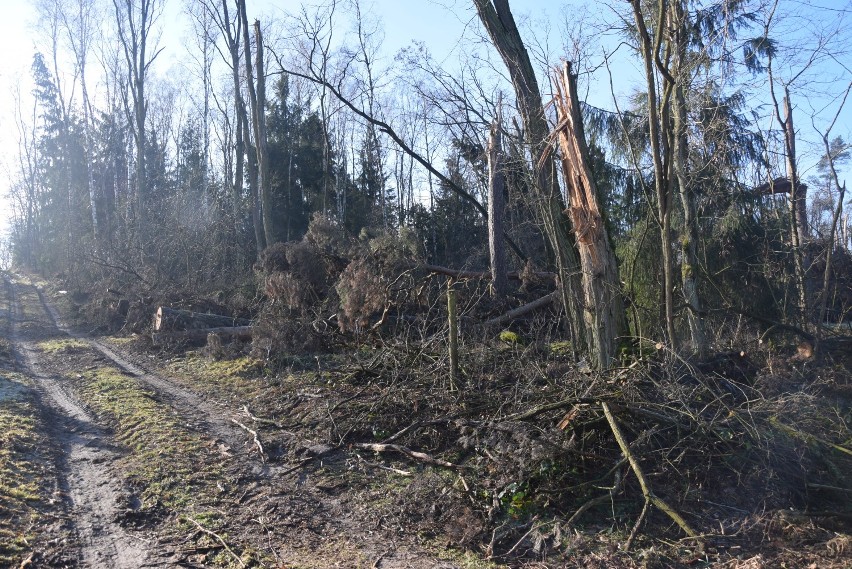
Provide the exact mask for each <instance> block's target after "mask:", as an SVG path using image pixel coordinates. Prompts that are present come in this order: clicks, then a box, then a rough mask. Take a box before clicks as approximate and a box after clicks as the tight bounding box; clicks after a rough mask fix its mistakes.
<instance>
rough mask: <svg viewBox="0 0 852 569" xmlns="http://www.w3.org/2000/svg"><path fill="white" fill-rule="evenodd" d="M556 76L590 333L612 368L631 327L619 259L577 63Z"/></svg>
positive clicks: (599, 358)
mask: <svg viewBox="0 0 852 569" xmlns="http://www.w3.org/2000/svg"><path fill="white" fill-rule="evenodd" d="M554 80H555V81H554V83H555V85H556V90H557V96H556V99H555V103H556V113H557V118H558V124H559V127H560V130H559V131H558V138H559V146H560V149H561V151H562V170H563V173H564V175H565V184H566V186H567V194H568V199H569V202H570V204H571V208H570V212H571V219H572V222H573V223H572V225H573V226H574V234H575V237H576V240H577V248H578V249H579V250H580V267H581V269H582V276H583V306H584V309H585V310H584V311H583V317H584V320H585V324H586V338H587V339H588V342H589V348H590V351H591V353H592V355H593V356H594V357H595V360H596V364H597V367H598V368H599V369H606V368H608V367H610V366H611V365H612V363H613V361H614V360H615V358H616V356H617V348H618V341H619V339H620V338H621V337H623V336H624V335H625V333H626V331H627V319H626V318H625V314H624V303H623V302H622V298H621V280H620V279H619V277H618V261H617V259H616V257H615V252H614V251H613V249H612V245H611V244H610V242H609V236H608V235H607V231H606V227H605V225H604V222H603V217H602V216H601V213H600V208H599V205H598V195H597V194H598V191H597V185H596V184H595V179H594V176H593V175H592V169H591V165H590V163H591V160H590V158H589V149H588V147H587V146H586V137H585V134H584V132H583V119H582V117H581V116H580V100H579V98H578V97H577V85H576V77H575V76H574V75H572V74H571V64H570V63H567V62H566V63H565V67H564V70H563V72H562V73H561V75H560V74H559V72H558V71H557V73H556V76H555V77H554Z"/></svg>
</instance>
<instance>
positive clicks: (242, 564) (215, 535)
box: [181, 516, 246, 567]
mask: <svg viewBox="0 0 852 569" xmlns="http://www.w3.org/2000/svg"><path fill="white" fill-rule="evenodd" d="M181 519H182V520H184V521H187V522H190V523H192V524H193V525H194V526H195V527H197V528H198V531H200V532H202V533H204V534H207V535H209V536H210V537H212V538H213V539H215V540H216V541H218V542H219V543H221V544H222V547H224V548H225V551H227V552H228V553H230V554H231V557H233V558H234V559H236V560H237V563H239V564H240V567H245V566H246V564H245V562H244V561H243V560H242V558H241V557H240V556H239V555H237V554H236V553H234V550H233V549H231V548H230V547H228V544H227V543H226V542H225V540H224V539H223V538H222V536H221V535H219V534H218V533H216V532H215V531H211V530H209V529H207V528H206V527H204V526H202V525H201V524H200V523H198V522H197V521H195V520H193V519H192V518H189V517H186V516H181Z"/></svg>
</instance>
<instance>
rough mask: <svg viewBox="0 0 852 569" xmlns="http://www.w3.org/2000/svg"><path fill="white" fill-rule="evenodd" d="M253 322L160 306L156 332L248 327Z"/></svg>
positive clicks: (155, 321) (155, 318)
mask: <svg viewBox="0 0 852 569" xmlns="http://www.w3.org/2000/svg"><path fill="white" fill-rule="evenodd" d="M249 324H251V321H249V320H246V319H244V318H234V317H232V316H222V315H220V314H203V313H201V312H190V311H189V310H180V309H177V308H169V307H168V306H160V307H158V308H157V314H156V316H154V331H155V332H177V331H183V330H205V329H207V328H228V327H234V326H248V325H249Z"/></svg>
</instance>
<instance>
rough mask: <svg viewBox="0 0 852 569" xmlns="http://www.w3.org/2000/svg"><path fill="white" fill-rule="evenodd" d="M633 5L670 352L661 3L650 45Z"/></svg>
mask: <svg viewBox="0 0 852 569" xmlns="http://www.w3.org/2000/svg"><path fill="white" fill-rule="evenodd" d="M630 3H631V4H632V6H633V15H634V18H635V21H636V30H637V31H638V32H639V39H640V50H641V52H642V59H643V61H644V64H645V82H646V84H647V87H648V135H649V137H650V139H651V158H652V160H653V162H654V187H655V188H656V194H657V221H658V223H659V226H660V243H661V246H662V253H663V290H662V296H663V304H664V306H665V324H666V335H667V336H668V339H669V347H670V348H671V349H672V350H676V349H677V334H676V332H675V327H674V261H673V259H672V238H671V227H672V223H671V187H670V184H669V172H668V170H669V169H670V168H671V164H669V165H668V168H667V167H666V165H665V164H664V162H663V155H664V152H665V151H664V149H663V148H662V146H663V145H664V144H665V142H666V134H665V132H664V130H663V124H664V123H665V121H664V120H663V118H661V117H660V115H661V108H662V114H663V116H664V118H665V117H666V116H667V114H668V113H667V111H666V109H667V108H668V103H667V100H668V97H669V93H670V92H667V93H665V94H664V96H663V104H662V105H660V101H659V99H658V97H657V82H656V77H655V76H654V65H655V64H656V62H655V60H656V59H658V54H659V49H660V42H661V41H662V34H663V29H662V28H663V25H662V24H663V15H664V9H665V3H664V2H661V3H660V12H659V15H658V16H659V17H658V21H657V27H656V32H655V36H654V42H653V44H652V42H651V36H650V34H649V32H648V27H647V25H646V24H645V17H644V16H643V15H642V7H641V3H640V0H630Z"/></svg>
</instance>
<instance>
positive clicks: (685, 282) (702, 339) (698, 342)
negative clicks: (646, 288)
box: [670, 0, 708, 358]
mask: <svg viewBox="0 0 852 569" xmlns="http://www.w3.org/2000/svg"><path fill="white" fill-rule="evenodd" d="M671 5H672V14H671V18H670V23H671V26H672V27H673V28H674V29H673V30H672V34H671V35H672V36H673V37H674V39H675V42H676V52H677V59H676V62H675V73H674V79H675V82H676V83H675V86H674V117H673V118H674V120H673V123H674V124H673V126H674V149H673V150H674V170H675V175H676V176H677V183H678V190H679V193H680V200H681V205H682V206H683V217H684V219H683V223H684V235H683V236H682V237H681V240H680V245H681V256H682V260H681V271H680V272H681V286H682V289H683V297H684V300H685V301H686V305H687V308H688V314H687V321H688V322H689V333H690V337H691V339H692V349H693V350H695V352H696V354H698V356H699V357H701V358H703V357H704V356H706V354H707V350H708V345H707V332H706V330H705V326H704V315H703V311H702V308H701V300H700V298H699V295H698V281H697V277H696V269H697V267H698V253H697V247H698V219H697V216H696V211H695V209H696V208H695V189H694V187H693V186H692V184H691V183H690V181H689V176H688V168H689V142H688V138H687V131H686V125H687V115H686V96H685V92H686V90H687V89H688V88H689V84H688V81H689V72H688V69H687V68H686V65H687V62H686V49H687V29H686V19H685V14H684V10H683V5H682V4H681V0H674V1H673V2H672V3H671Z"/></svg>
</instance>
